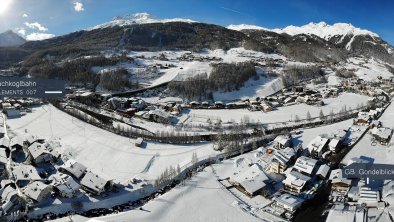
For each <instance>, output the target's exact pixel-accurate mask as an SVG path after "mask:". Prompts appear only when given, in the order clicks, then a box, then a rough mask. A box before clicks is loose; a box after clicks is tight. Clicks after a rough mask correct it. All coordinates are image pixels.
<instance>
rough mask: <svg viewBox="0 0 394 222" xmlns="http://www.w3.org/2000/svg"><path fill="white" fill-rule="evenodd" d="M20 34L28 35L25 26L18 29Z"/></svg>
mask: <svg viewBox="0 0 394 222" xmlns="http://www.w3.org/2000/svg"><path fill="white" fill-rule="evenodd" d="M18 34H19V35H21V36H25V35H26V30H25V29H23V28H20V29H19V30H18Z"/></svg>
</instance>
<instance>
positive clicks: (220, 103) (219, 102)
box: [215, 101, 225, 109]
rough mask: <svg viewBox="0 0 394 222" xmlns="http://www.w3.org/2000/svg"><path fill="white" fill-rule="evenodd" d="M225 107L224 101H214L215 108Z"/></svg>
mask: <svg viewBox="0 0 394 222" xmlns="http://www.w3.org/2000/svg"><path fill="white" fill-rule="evenodd" d="M224 107H225V105H224V103H223V102H222V101H216V102H215V108H217V109H223V108H224Z"/></svg>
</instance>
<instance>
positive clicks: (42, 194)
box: [23, 181, 51, 202]
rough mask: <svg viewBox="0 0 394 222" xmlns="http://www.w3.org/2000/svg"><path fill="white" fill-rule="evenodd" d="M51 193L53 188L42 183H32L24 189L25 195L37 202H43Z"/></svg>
mask: <svg viewBox="0 0 394 222" xmlns="http://www.w3.org/2000/svg"><path fill="white" fill-rule="evenodd" d="M50 193H51V186H49V185H47V184H45V183H43V182H40V181H35V182H32V183H30V184H28V185H27V186H26V187H24V189H23V194H24V195H26V196H27V197H28V198H29V199H31V200H33V201H35V202H41V201H42V200H43V199H44V198H46V197H47V196H49V194H50Z"/></svg>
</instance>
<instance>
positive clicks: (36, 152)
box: [27, 142, 51, 159]
mask: <svg viewBox="0 0 394 222" xmlns="http://www.w3.org/2000/svg"><path fill="white" fill-rule="evenodd" d="M27 149H28V150H29V153H30V154H31V156H32V157H33V159H36V158H37V157H39V156H41V155H43V154H51V153H50V152H49V151H48V150H47V148H46V147H45V146H44V145H43V144H40V143H37V142H35V143H33V144H31V145H30V146H29V147H28V148H27Z"/></svg>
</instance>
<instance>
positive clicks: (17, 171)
mask: <svg viewBox="0 0 394 222" xmlns="http://www.w3.org/2000/svg"><path fill="white" fill-rule="evenodd" d="M12 173H13V175H14V177H15V180H41V177H40V175H38V171H37V169H36V168H34V167H33V166H31V165H19V166H16V167H15V168H14V169H13V170H12Z"/></svg>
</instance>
